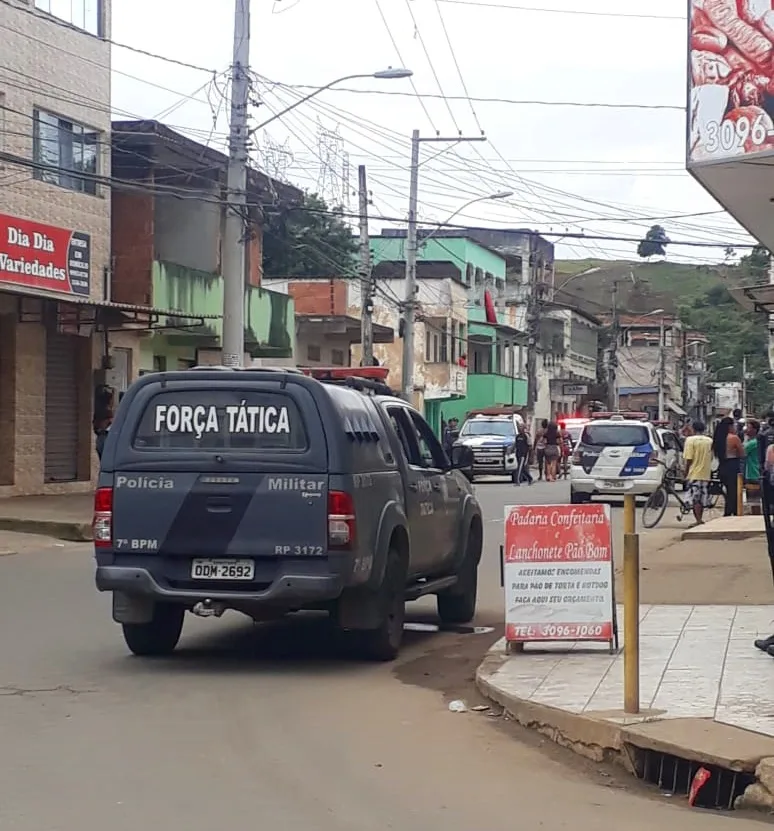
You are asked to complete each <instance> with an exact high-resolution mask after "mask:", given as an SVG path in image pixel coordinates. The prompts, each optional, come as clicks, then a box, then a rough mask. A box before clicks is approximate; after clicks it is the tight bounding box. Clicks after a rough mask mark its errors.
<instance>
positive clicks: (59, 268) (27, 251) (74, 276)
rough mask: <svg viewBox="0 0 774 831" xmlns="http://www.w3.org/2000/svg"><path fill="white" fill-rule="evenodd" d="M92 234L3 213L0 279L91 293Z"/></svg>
mask: <svg viewBox="0 0 774 831" xmlns="http://www.w3.org/2000/svg"><path fill="white" fill-rule="evenodd" d="M90 267H91V237H90V236H89V235H88V234H83V233H81V232H80V231H68V230H66V229H65V228H55V227H53V226H51V225H41V224H40V223H39V222H31V221H30V220H28V219H20V218H19V217H15V216H7V215H6V214H0V283H14V284H16V285H19V286H30V287H31V288H36V289H46V290H47V291H57V292H64V293H65V294H79V295H86V296H88V294H89V287H90V283H91V280H90Z"/></svg>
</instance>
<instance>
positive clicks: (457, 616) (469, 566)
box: [437, 525, 481, 624]
mask: <svg viewBox="0 0 774 831" xmlns="http://www.w3.org/2000/svg"><path fill="white" fill-rule="evenodd" d="M480 560H481V531H480V529H479V528H478V527H477V526H475V525H471V527H470V531H469V532H468V542H467V546H466V549H465V559H464V560H463V561H462V565H461V566H460V570H459V572H458V573H457V582H456V583H455V584H454V585H453V586H452V587H451V588H450V589H447V590H446V591H443V592H440V593H439V594H438V597H437V600H438V617H439V618H440V619H441V623H445V624H457V623H470V621H471V620H473V618H474V617H475V616H476V598H477V595H478V564H479V561H480Z"/></svg>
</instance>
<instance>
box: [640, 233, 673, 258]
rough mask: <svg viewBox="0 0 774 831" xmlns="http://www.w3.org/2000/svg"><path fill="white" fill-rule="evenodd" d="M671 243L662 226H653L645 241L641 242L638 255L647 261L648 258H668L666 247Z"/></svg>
mask: <svg viewBox="0 0 774 831" xmlns="http://www.w3.org/2000/svg"><path fill="white" fill-rule="evenodd" d="M670 241H671V240H670V239H669V237H668V236H667V233H666V231H665V230H664V229H663V228H662V227H661V225H653V226H652V227H651V228H650V230H649V231H648V232H647V234H645V239H643V240H640V243H639V245H638V246H637V255H638V256H640V257H642V258H643V259H647V258H648V257H666V247H667V245H669V243H670Z"/></svg>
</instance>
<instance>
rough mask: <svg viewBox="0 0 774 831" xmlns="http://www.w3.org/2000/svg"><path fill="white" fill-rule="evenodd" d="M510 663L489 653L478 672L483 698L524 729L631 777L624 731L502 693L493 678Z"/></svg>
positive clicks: (503, 657) (616, 726) (609, 724)
mask: <svg viewBox="0 0 774 831" xmlns="http://www.w3.org/2000/svg"><path fill="white" fill-rule="evenodd" d="M506 660H507V656H505V655H503V654H497V653H492V652H489V653H487V655H486V656H485V657H484V660H483V661H482V662H481V664H480V665H479V667H478V669H477V670H476V686H477V687H478V689H479V691H480V692H481V694H482V695H484V696H486V698H489V699H491V700H492V701H495V702H497V704H499V705H500V706H501V707H503V709H504V710H505V712H506V713H507V714H508V715H509V716H510V717H511V718H513V719H514V721H516V722H517V723H518V724H520V725H522V727H528V728H529V729H530V730H535V731H536V732H538V733H540V734H541V735H543V736H546V737H547V738H549V739H551V741H552V742H554V743H555V744H558V745H560V746H561V747H566V748H569V749H570V750H572V751H573V752H574V753H577V754H579V755H580V756H585V757H586V758H587V759H591V761H593V762H615V763H617V764H621V765H622V766H623V767H624V768H626V770H628V771H629V773H632V774H634V769H633V767H632V765H631V763H630V761H629V759H628V757H627V755H626V754H625V753H624V752H623V741H622V730H621V727H620V726H619V725H616V724H612V723H611V722H606V721H599V720H597V719H592V718H589V717H588V716H582V715H576V714H575V713H568V712H566V711H565V710H559V709H557V708H556V707H551V706H549V705H547V704H537V703H535V702H534V701H525V700H524V699H523V698H517V697H516V696H515V695H511V694H510V693H506V692H503V691H502V690H501V689H499V688H498V687H497V686H496V685H495V684H494V683H492V680H491V678H492V676H493V674H494V673H495V672H496V671H497V670H498V669H499V668H500V666H502V664H503V663H504V662H505V661H506Z"/></svg>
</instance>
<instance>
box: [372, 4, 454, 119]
mask: <svg viewBox="0 0 774 831" xmlns="http://www.w3.org/2000/svg"><path fill="white" fill-rule="evenodd" d="M374 2H375V3H376V8H377V9H378V11H379V16H380V17H381V18H382V23H383V24H384V28H385V29H387V34H388V35H389V37H390V40H391V41H392V45H393V48H394V49H395V54H396V55H397V56H398V60H399V61H400V63H401V66H404V67H405V66H406V62H405V61H404V60H403V55H401V52H400V47H399V46H398V42H397V41H396V40H395V35H393V33H392V29H391V28H390V24H389V23H388V22H387V17H386V16H385V14H384V11H383V10H382V4H381V3H380V2H379V0H374ZM409 83H410V84H411V88H412V89H413V90H414V97H415V98H416V99H417V101H419V105H420V106H421V107H422V109H423V110H424V113H425V116H426V117H427V121H428V123H429V124H430V126H431V127H432V128H433V130H434V131H435V132H436V133H437V132H438V129H437V128H436V126H435V124H433V119H432V117H431V115H430V112H429V111H428V109H427V104H425V102H424V101H423V100H422V98H421V97H420V95H419V91H418V90H417V85H416V82H415V81H414V79H413V78H409Z"/></svg>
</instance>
